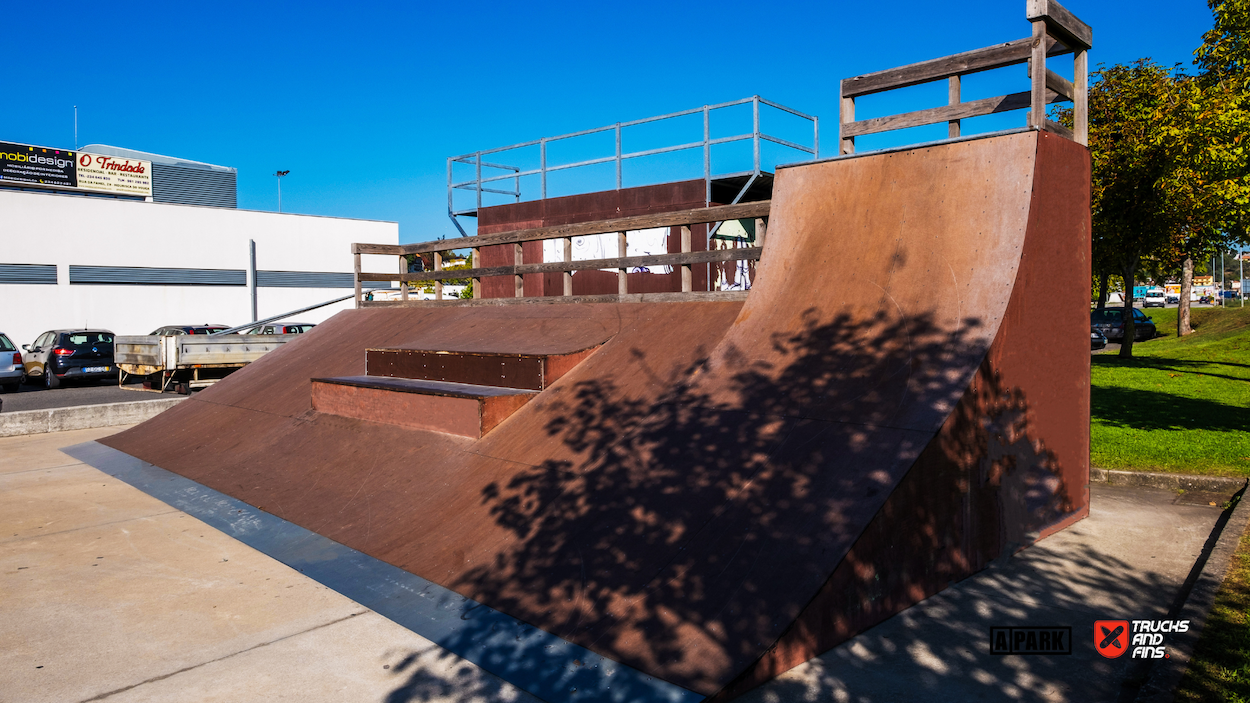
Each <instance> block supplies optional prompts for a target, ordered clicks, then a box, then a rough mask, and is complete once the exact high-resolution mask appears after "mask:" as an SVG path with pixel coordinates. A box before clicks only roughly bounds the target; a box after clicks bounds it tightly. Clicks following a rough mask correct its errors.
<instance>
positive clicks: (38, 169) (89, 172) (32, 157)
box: [0, 142, 152, 198]
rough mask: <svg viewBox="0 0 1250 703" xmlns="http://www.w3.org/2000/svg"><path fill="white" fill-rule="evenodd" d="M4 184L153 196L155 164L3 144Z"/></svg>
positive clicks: (1, 172) (1, 178) (1, 176)
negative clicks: (7, 182)
mask: <svg viewBox="0 0 1250 703" xmlns="http://www.w3.org/2000/svg"><path fill="white" fill-rule="evenodd" d="M0 181H12V182H17V183H33V184H38V185H44V186H54V187H61V188H81V189H83V190H92V191H96V192H100V193H119V194H123V195H138V196H142V197H145V198H150V197H152V162H151V161H140V160H139V159H128V158H125V157H122V156H108V155H106V154H86V153H83V152H81V151H78V152H75V151H68V150H65V149H50V148H47V147H42V146H31V145H29V144H11V143H8V142H0Z"/></svg>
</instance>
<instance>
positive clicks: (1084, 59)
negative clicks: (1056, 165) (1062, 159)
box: [1072, 50, 1089, 146]
mask: <svg viewBox="0 0 1250 703" xmlns="http://www.w3.org/2000/svg"><path fill="white" fill-rule="evenodd" d="M1072 78H1073V79H1074V80H1073V82H1072V128H1073V129H1072V139H1073V140H1075V141H1076V142H1077V143H1078V144H1083V145H1085V146H1089V55H1088V54H1087V53H1086V52H1085V51H1084V50H1082V51H1078V52H1076V56H1074V57H1073V60H1072Z"/></svg>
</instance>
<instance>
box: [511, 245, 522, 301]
mask: <svg viewBox="0 0 1250 703" xmlns="http://www.w3.org/2000/svg"><path fill="white" fill-rule="evenodd" d="M521 246H522V245H521V244H520V243H519V242H518V243H516V244H513V245H512V261H513V263H514V264H515V266H513V269H514V270H515V269H516V268H519V267H521V266H523V265H525V250H524V249H522V248H521ZM512 285H513V288H514V290H513V293H514V297H517V298H524V297H525V276H524V274H520V273H518V274H515V275H514V276H513V277H512Z"/></svg>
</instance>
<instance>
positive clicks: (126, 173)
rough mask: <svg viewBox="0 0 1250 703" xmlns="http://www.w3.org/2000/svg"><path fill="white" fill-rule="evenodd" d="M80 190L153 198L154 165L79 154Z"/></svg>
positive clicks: (117, 157) (114, 157) (132, 160)
mask: <svg viewBox="0 0 1250 703" xmlns="http://www.w3.org/2000/svg"><path fill="white" fill-rule="evenodd" d="M78 187H79V188H84V189H86V190H96V191H102V192H105V193H122V194H124V195H141V196H143V197H145V198H150V197H152V162H151V161H139V160H138V159H128V158H125V157H121V156H108V155H106V154H86V153H83V152H78Z"/></svg>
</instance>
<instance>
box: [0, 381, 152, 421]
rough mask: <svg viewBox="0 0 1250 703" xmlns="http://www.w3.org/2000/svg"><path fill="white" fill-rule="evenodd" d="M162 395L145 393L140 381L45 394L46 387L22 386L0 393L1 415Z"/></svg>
mask: <svg viewBox="0 0 1250 703" xmlns="http://www.w3.org/2000/svg"><path fill="white" fill-rule="evenodd" d="M159 397H160V395H159V394H158V393H154V392H151V391H144V390H143V381H142V380H141V379H140V380H136V381H135V382H134V383H127V384H126V385H125V386H123V387H120V388H119V387H118V386H117V382H116V381H108V382H100V383H98V384H95V383H91V384H87V385H82V386H62V387H60V388H53V389H52V390H45V389H44V387H43V386H42V385H38V386H22V387H21V390H19V391H18V392H17V393H0V403H3V405H2V406H0V412H6V413H15V412H21V411H23V410H46V409H48V408H68V407H73V406H75V405H100V404H101V403H129V402H133V401H136V400H153V399H155V398H159Z"/></svg>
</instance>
